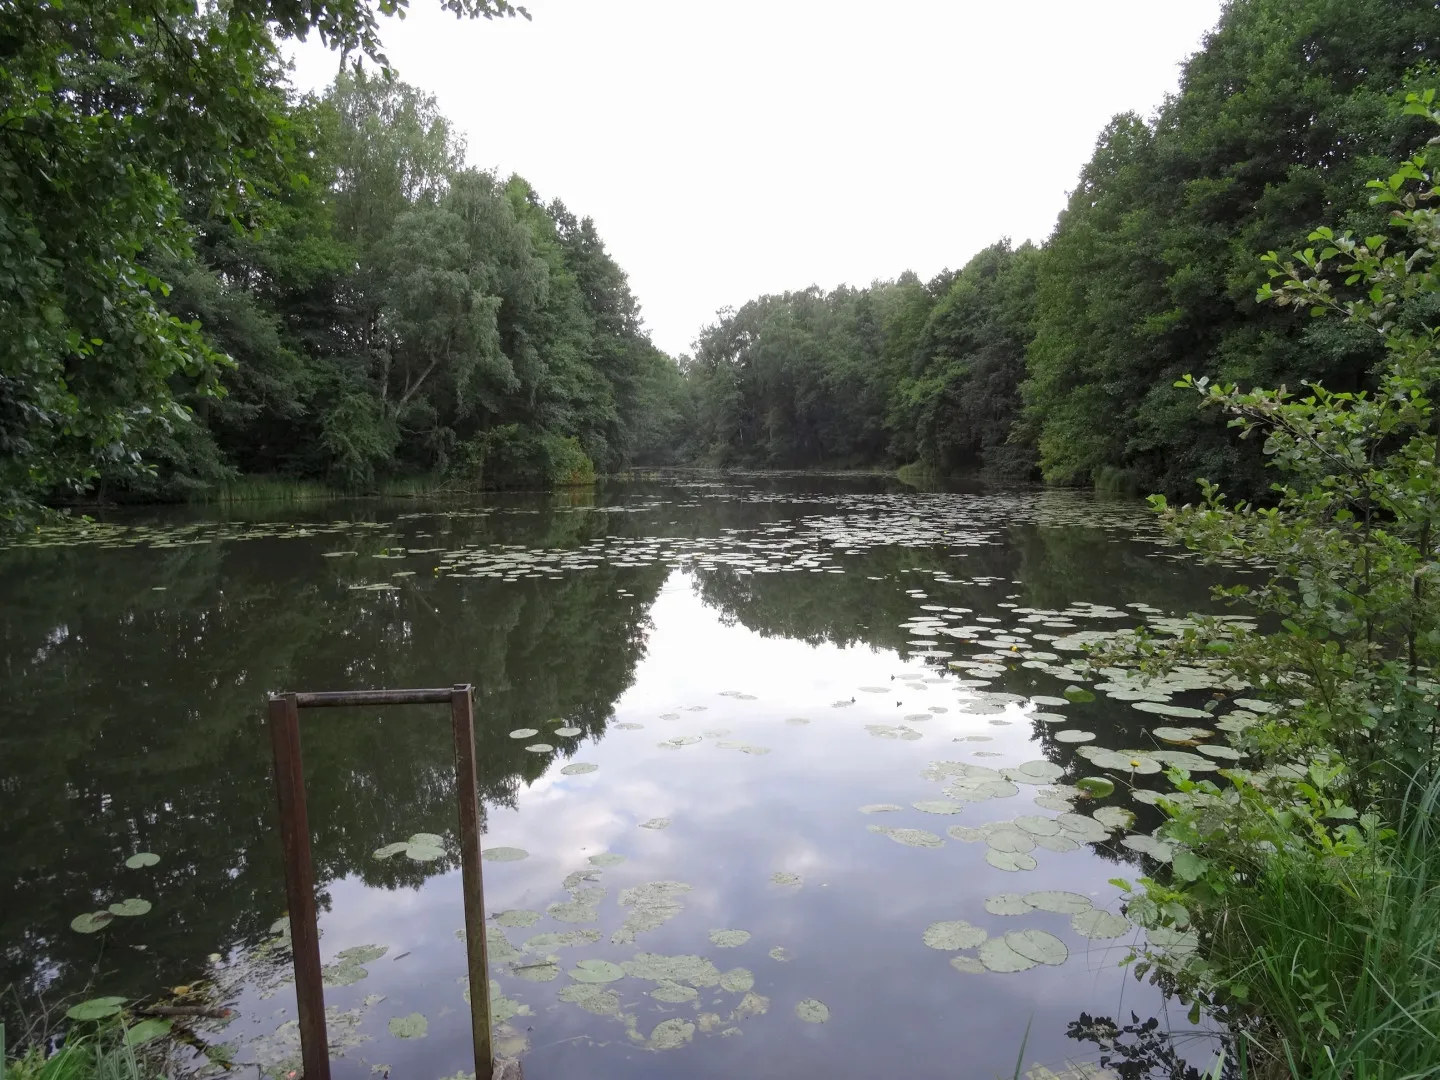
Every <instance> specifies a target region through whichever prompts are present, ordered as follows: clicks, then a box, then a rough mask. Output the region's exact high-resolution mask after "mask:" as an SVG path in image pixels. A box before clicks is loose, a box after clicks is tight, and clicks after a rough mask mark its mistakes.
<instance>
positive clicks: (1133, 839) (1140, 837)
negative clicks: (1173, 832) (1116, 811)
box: [1120, 833, 1175, 862]
mask: <svg viewBox="0 0 1440 1080" xmlns="http://www.w3.org/2000/svg"><path fill="white" fill-rule="evenodd" d="M1120 843H1122V844H1124V845H1125V846H1126V847H1127V848H1129V849H1130V850H1131V851H1138V852H1140V853H1142V854H1144V855H1149V856H1150V857H1151V858H1152V859H1154V860H1155V861H1156V862H1169V861H1170V859H1171V857H1172V856H1173V855H1174V853H1175V848H1174V846H1173V845H1171V844H1168V843H1166V842H1165V841H1164V840H1157V839H1156V838H1155V837H1153V836H1146V835H1145V834H1144V833H1140V834H1137V835H1132V836H1123V837H1121V838H1120Z"/></svg>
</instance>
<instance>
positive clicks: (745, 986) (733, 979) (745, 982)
mask: <svg viewBox="0 0 1440 1080" xmlns="http://www.w3.org/2000/svg"><path fill="white" fill-rule="evenodd" d="M754 988H755V973H754V972H752V971H750V970H749V969H747V968H731V969H730V970H729V971H727V972H725V974H724V975H721V976H720V989H721V990H726V991H728V992H730V993H732V994H744V993H746V992H747V991H750V990H753V989H754Z"/></svg>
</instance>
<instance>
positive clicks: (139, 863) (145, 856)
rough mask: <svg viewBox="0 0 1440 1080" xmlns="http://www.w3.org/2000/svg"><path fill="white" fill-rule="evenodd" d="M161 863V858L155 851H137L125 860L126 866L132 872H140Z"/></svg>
mask: <svg viewBox="0 0 1440 1080" xmlns="http://www.w3.org/2000/svg"><path fill="white" fill-rule="evenodd" d="M159 861H160V856H159V855H156V854H155V853H154V852H153V851H137V852H136V853H135V854H134V855H131V856H130V857H129V858H128V859H126V860H125V865H126V866H128V867H129V868H130V869H131V870H139V869H141V868H142V867H146V866H154V865H155V864H156V863H158V862H159Z"/></svg>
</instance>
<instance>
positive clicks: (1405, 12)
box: [687, 0, 1440, 493]
mask: <svg viewBox="0 0 1440 1080" xmlns="http://www.w3.org/2000/svg"><path fill="white" fill-rule="evenodd" d="M1437 60H1440V7H1437V5H1436V4H1435V3H1434V2H1433V0H1232V2H1231V3H1230V4H1229V5H1227V7H1226V9H1225V11H1224V14H1223V16H1222V18H1221V20H1220V23H1219V25H1218V26H1217V27H1216V28H1215V29H1214V30H1213V31H1212V32H1211V33H1210V34H1209V35H1208V36H1207V38H1206V40H1205V42H1204V46H1203V48H1202V49H1201V50H1200V51H1199V52H1198V53H1197V54H1196V55H1195V56H1193V57H1192V58H1191V59H1190V60H1189V61H1188V62H1187V63H1186V64H1185V65H1184V68H1183V71H1182V77H1181V81H1180V87H1179V90H1178V92H1177V93H1176V94H1175V95H1173V96H1172V97H1170V98H1169V99H1167V100H1166V101H1165V102H1164V103H1163V104H1162V105H1161V107H1160V108H1159V110H1158V111H1157V112H1156V114H1155V115H1154V116H1153V117H1151V118H1149V119H1145V118H1142V117H1139V116H1136V115H1134V114H1123V115H1120V116H1117V117H1115V118H1114V119H1113V120H1112V121H1111V122H1110V124H1109V125H1108V126H1107V127H1106V129H1105V130H1104V131H1103V132H1102V133H1101V134H1100V137H1099V140H1098V142H1097V144H1096V148H1095V153H1094V156H1093V157H1092V158H1091V160H1090V161H1089V163H1088V164H1086V166H1085V167H1084V169H1083V170H1082V172H1081V175H1080V177H1079V182H1078V184H1077V185H1076V187H1075V189H1074V191H1073V193H1072V194H1071V196H1070V200H1069V204H1068V206H1067V207H1066V208H1065V209H1064V211H1063V212H1062V213H1061V215H1060V218H1059V220H1058V222H1057V223H1056V226H1055V229H1054V232H1053V233H1052V235H1051V236H1050V237H1049V239H1048V241H1047V242H1046V243H1045V245H1044V246H1043V247H1042V248H1039V249H1036V248H1035V247H1033V246H1031V245H1028V244H1026V245H1021V246H1019V247H1014V246H1012V245H1011V244H1010V243H1009V242H1007V241H1004V240H1002V241H1000V242H998V243H997V244H996V245H994V246H993V247H991V248H988V249H986V250H985V251H982V252H980V253H979V254H978V255H976V256H975V257H974V258H973V259H972V260H971V261H970V262H969V263H968V264H966V265H965V267H964V268H963V269H962V270H961V271H960V272H958V273H952V272H945V273H941V274H939V275H938V276H936V277H935V278H934V279H933V280H931V281H929V282H922V281H920V280H919V279H918V278H917V277H916V276H915V275H913V274H908V273H907V274H903V275H901V276H900V277H899V278H898V279H896V280H894V281H885V282H876V283H874V284H872V285H871V286H870V287H869V288H864V289H852V288H840V289H837V290H835V291H834V292H830V293H825V292H822V291H821V290H819V289H813V288H812V289H808V290H805V291H802V292H792V293H786V294H784V295H782V296H764V297H761V298H759V299H757V300H753V301H751V302H749V303H747V304H745V305H744V306H743V307H741V308H740V309H739V310H736V311H724V312H721V314H720V317H719V319H718V320H717V321H716V322H715V324H714V325H712V326H709V327H707V328H705V330H704V331H703V332H702V333H701V335H700V337H699V340H698V341H697V342H696V349H695V354H694V356H693V358H690V359H689V360H688V362H687V376H688V379H689V382H690V384H691V387H692V392H693V394H694V397H695V403H696V407H697V409H698V412H699V418H698V422H697V426H696V430H697V437H698V439H699V445H698V446H697V447H695V451H696V452H697V453H699V454H700V455H701V456H702V457H705V458H707V459H709V460H712V461H717V462H729V463H743V464H747V465H777V466H778V465H783V466H812V465H821V464H826V465H876V464H898V463H903V462H911V461H919V462H921V463H923V464H924V465H926V466H928V467H930V468H932V469H935V470H939V471H942V472H950V471H956V470H962V469H982V470H984V471H986V472H988V473H990V474H991V475H994V476H996V477H998V478H1003V479H1011V480H1013V479H1031V478H1035V479H1043V480H1045V481H1046V482H1048V483H1054V484H1091V483H1095V484H1099V485H1100V486H1114V487H1121V488H1136V489H1142V490H1163V491H1171V492H1174V491H1180V492H1185V493H1188V492H1190V491H1193V480H1194V479H1195V478H1196V477H1198V476H1205V477H1208V478H1210V479H1211V480H1214V481H1217V482H1219V483H1221V484H1222V485H1224V486H1225V487H1226V488H1227V489H1228V490H1234V491H1239V492H1246V493H1254V492H1259V491H1263V490H1264V488H1265V486H1266V483H1265V481H1264V480H1263V479H1262V475H1261V471H1260V469H1261V463H1262V455H1261V454H1260V452H1259V447H1258V446H1251V445H1249V444H1240V445H1238V446H1237V444H1236V443H1235V442H1234V440H1233V437H1232V436H1231V434H1230V433H1229V432H1227V431H1226V428H1225V422H1224V420H1223V418H1221V417H1219V416H1217V415H1215V414H1214V413H1211V412H1200V411H1199V410H1197V409H1196V408H1195V407H1194V402H1193V400H1192V395H1191V393H1189V392H1185V391H1182V390H1179V389H1176V388H1175V387H1174V385H1173V384H1174V383H1175V381H1176V380H1177V379H1179V378H1181V377H1182V376H1184V375H1186V374H1187V373H1193V374H1195V375H1197V376H1199V375H1209V376H1212V377H1222V378H1225V379H1227V380H1233V381H1235V382H1238V383H1240V384H1242V385H1256V384H1259V385H1280V384H1285V385H1288V386H1290V387H1291V388H1292V389H1294V388H1296V387H1297V386H1298V385H1299V384H1302V383H1304V382H1306V381H1307V380H1320V381H1323V382H1324V383H1325V385H1326V386H1328V387H1329V388H1331V389H1334V390H1344V389H1356V388H1359V387H1361V386H1363V385H1365V384H1366V383H1367V379H1368V374H1367V373H1368V372H1369V370H1370V368H1371V367H1372V365H1373V364H1374V363H1375V361H1376V360H1377V359H1378V357H1379V355H1380V349H1379V343H1378V342H1377V341H1373V340H1371V339H1370V338H1369V337H1366V336H1362V335H1360V334H1358V333H1357V332H1356V331H1355V330H1353V329H1347V328H1343V327H1339V326H1337V325H1334V324H1327V323H1323V322H1320V323H1314V324H1309V325H1307V324H1304V323H1303V322H1297V321H1296V320H1294V319H1293V318H1291V317H1290V316H1289V315H1288V314H1286V313H1284V312H1280V311H1275V310H1270V309H1267V308H1262V307H1261V306H1260V305H1258V304H1257V303H1256V302H1255V293H1256V288H1257V286H1259V285H1260V284H1261V283H1263V282H1264V281H1265V280H1266V276H1265V272H1264V268H1263V267H1262V265H1261V264H1260V262H1259V260H1258V259H1257V257H1256V253H1257V252H1263V251H1266V250H1272V249H1273V250H1279V251H1281V252H1289V251H1292V250H1295V249H1297V248H1301V247H1304V246H1305V238H1306V236H1307V235H1308V234H1309V232H1310V230H1311V229H1312V228H1314V226H1315V224H1316V223H1317V222H1319V221H1330V222H1333V223H1335V224H1337V225H1339V226H1343V227H1346V228H1351V229H1354V230H1355V231H1356V232H1358V233H1360V234H1362V235H1369V234H1371V233H1374V232H1376V231H1377V230H1380V229H1383V228H1384V227H1385V215H1384V214H1383V213H1382V212H1379V211H1376V210H1373V209H1371V207H1370V205H1369V201H1368V197H1367V194H1368V193H1367V192H1366V190H1365V181H1367V180H1370V179H1372V178H1374V177H1376V176H1380V175H1389V173H1390V172H1391V166H1392V165H1393V163H1395V162H1397V161H1400V160H1403V159H1404V158H1405V157H1407V156H1408V155H1409V154H1410V153H1411V152H1412V151H1414V150H1415V149H1416V148H1417V147H1419V146H1423V144H1424V143H1425V141H1426V139H1427V138H1428V136H1429V132H1428V131H1427V130H1426V128H1425V126H1424V121H1423V120H1422V119H1420V118H1417V117H1414V116H1405V115H1402V112H1401V104H1402V102H1403V98H1404V93H1405V91H1406V90H1407V89H1414V88H1417V87H1423V86H1427V85H1431V84H1433V83H1434V81H1435V63H1436V61H1437ZM1049 122H1052V123H1063V122H1064V118H1063V112H1062V110H1059V109H1057V112H1056V115H1055V116H1054V117H1051V118H1050V119H1049ZM1042 147H1043V140H1040V141H1038V142H1037V150H1039V149H1040V148H1042ZM1029 167H1032V168H1043V167H1044V155H1043V152H1037V155H1036V159H1035V161H1034V162H1033V163H1032V164H1031V165H1030V166H1029ZM996 191H997V196H996V198H997V202H1002V201H1003V197H1004V194H1003V193H1004V183H1003V178H997V183H996ZM976 211H977V212H981V211H982V208H976ZM983 212H985V213H987V214H994V215H995V216H997V217H998V218H999V219H1000V220H1001V221H1002V222H1003V220H1004V211H1003V206H1002V208H1001V209H999V210H998V211H997V210H996V209H995V208H989V207H987V208H983Z"/></svg>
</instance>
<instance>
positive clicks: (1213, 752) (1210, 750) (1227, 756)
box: [1195, 745, 1244, 761]
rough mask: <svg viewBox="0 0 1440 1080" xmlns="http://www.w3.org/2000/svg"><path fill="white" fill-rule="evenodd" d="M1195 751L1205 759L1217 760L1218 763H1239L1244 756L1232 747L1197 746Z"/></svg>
mask: <svg viewBox="0 0 1440 1080" xmlns="http://www.w3.org/2000/svg"><path fill="white" fill-rule="evenodd" d="M1195 749H1197V750H1198V751H1200V753H1202V754H1204V755H1205V756H1206V757H1212V758H1217V759H1219V760H1220V761H1239V760H1240V758H1241V757H1243V756H1244V755H1242V754H1241V753H1240V751H1239V750H1236V749H1235V748H1234V747H1233V746H1218V745H1217V746H1197V747H1196V748H1195Z"/></svg>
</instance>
